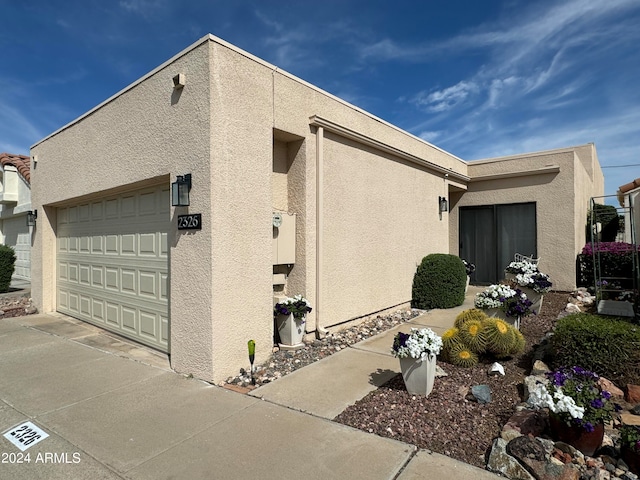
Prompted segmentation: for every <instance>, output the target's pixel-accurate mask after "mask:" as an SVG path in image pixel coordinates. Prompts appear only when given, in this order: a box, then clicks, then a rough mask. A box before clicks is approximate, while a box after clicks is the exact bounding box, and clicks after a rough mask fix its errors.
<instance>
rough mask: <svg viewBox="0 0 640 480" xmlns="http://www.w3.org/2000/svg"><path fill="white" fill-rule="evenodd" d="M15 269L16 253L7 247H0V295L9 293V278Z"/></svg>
mask: <svg viewBox="0 0 640 480" xmlns="http://www.w3.org/2000/svg"><path fill="white" fill-rule="evenodd" d="M15 269H16V252H14V251H13V248H11V247H10V246H8V245H0V293H5V292H8V291H9V285H10V284H11V276H12V275H13V271H14V270H15Z"/></svg>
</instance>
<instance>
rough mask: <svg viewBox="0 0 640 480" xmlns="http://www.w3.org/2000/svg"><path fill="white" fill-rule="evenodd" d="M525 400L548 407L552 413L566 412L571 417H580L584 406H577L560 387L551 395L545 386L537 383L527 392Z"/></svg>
mask: <svg viewBox="0 0 640 480" xmlns="http://www.w3.org/2000/svg"><path fill="white" fill-rule="evenodd" d="M527 401H528V402H529V404H530V405H532V406H534V407H537V408H548V409H549V410H551V411H552V412H553V413H568V414H569V415H570V416H571V418H580V419H581V418H582V417H583V416H584V407H579V406H578V405H576V402H575V401H574V399H573V398H571V397H569V396H567V395H565V394H564V393H562V388H558V389H557V390H556V391H555V393H554V394H553V396H551V394H550V393H549V390H547V387H546V386H545V385H543V384H541V383H539V384H537V385H536V386H535V388H534V389H533V391H531V392H530V393H529V399H528V400H527Z"/></svg>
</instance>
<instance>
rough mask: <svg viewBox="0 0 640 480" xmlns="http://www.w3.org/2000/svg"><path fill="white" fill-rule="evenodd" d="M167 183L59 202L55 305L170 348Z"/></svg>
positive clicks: (106, 326) (98, 323)
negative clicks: (65, 203)
mask: <svg viewBox="0 0 640 480" xmlns="http://www.w3.org/2000/svg"><path fill="white" fill-rule="evenodd" d="M169 205H170V198H169V186H168V185H167V186H166V187H164V186H163V187H155V188H148V189H144V190H139V191H136V192H132V193H127V194H122V195H118V196H112V197H106V198H104V199H99V200H92V201H88V202H86V203H82V204H78V205H73V206H69V207H63V208H59V209H58V232H57V240H58V251H57V263H58V265H57V268H58V274H57V279H58V280H57V289H58V311H59V312H61V313H65V314H67V315H71V316H73V317H76V318H79V319H81V320H85V321H87V322H90V323H93V324H95V325H98V326H99V327H103V328H106V329H108V330H112V331H114V332H116V333H119V334H121V335H124V336H126V337H129V338H132V339H134V340H137V341H139V342H141V343H144V344H146V345H149V346H152V347H154V348H157V349H159V350H162V351H165V352H168V351H169V344H168V338H169V320H168V313H167V312H168V310H167V309H168V307H167V272H168V257H167V231H168V228H169Z"/></svg>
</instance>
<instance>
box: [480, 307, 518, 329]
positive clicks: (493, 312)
mask: <svg viewBox="0 0 640 480" xmlns="http://www.w3.org/2000/svg"><path fill="white" fill-rule="evenodd" d="M483 312H484V313H486V314H487V315H489V316H490V317H495V318H500V319H502V320H504V321H505V322H507V323H510V324H511V325H513V326H514V327H515V328H516V330H520V317H518V318H515V319H514V318H513V317H508V316H507V314H506V313H504V311H503V310H500V309H499V308H485V309H484V310H483Z"/></svg>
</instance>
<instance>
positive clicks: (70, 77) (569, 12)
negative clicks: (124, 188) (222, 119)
mask: <svg viewBox="0 0 640 480" xmlns="http://www.w3.org/2000/svg"><path fill="white" fill-rule="evenodd" d="M0 18H2V20H3V24H4V25H5V28H4V34H3V35H2V36H0V65H1V68H0V152H5V151H6V152H10V153H21V154H28V153H29V147H30V146H31V145H33V144H34V143H35V142H37V141H38V140H40V139H42V138H43V137H45V136H46V135H48V134H49V133H51V132H53V131H55V130H56V129H58V128H60V127H61V126H63V125H65V124H66V123H68V122H70V121H72V120H74V119H75V118H77V117H78V116H80V115H82V114H83V113H85V112H86V111H88V110H90V109H91V108H93V107H94V106H96V105H97V104H99V103H101V102H102V101H103V100H105V99H107V98H108V97H110V96H111V95H113V94H114V93H116V92H117V91H119V90H121V89H122V88H124V87H126V86H127V85H129V84H130V83H132V82H134V81H135V80H136V79H138V78H139V77H141V76H143V75H144V74H145V73H147V72H149V71H150V70H152V69H154V68H155V67H157V66H158V65H160V64H161V63H163V62H164V61H166V60H168V59H169V58H170V57H172V56H173V55H175V54H176V53H178V52H179V51H181V50H183V49H184V48H186V47H187V46H189V45H190V44H192V43H193V42H195V41H196V40H198V39H199V38H201V37H202V36H204V35H206V34H207V33H212V34H214V35H216V36H218V37H220V38H222V39H224V40H226V41H228V42H230V43H233V44H235V45H237V46H238V47H240V48H243V49H245V50H247V51H249V52H250V53H252V54H254V55H256V56H258V57H261V58H263V59H265V60H267V61H269V62H271V63H273V64H275V65H277V66H279V67H281V68H283V69H285V70H287V71H289V72H291V73H292V74H294V75H296V76H298V77H300V78H302V79H304V80H306V81H308V82H310V83H312V84H314V85H317V86H319V87H320V88H322V89H324V90H327V91H328V92H330V93H332V94H334V95H337V96H339V97H342V98H344V99H345V100H347V101H349V102H351V103H353V104H355V105H357V106H359V107H361V108H363V109H365V110H367V111H369V112H371V113H373V114H374V115H376V116H378V117H381V118H382V119H384V120H386V121H389V122H391V123H393V124H395V125H398V126H399V127H401V128H403V129H405V130H407V131H409V132H411V133H413V134H414V135H417V136H419V137H422V138H424V139H425V140H427V141H429V142H431V143H433V144H435V145H437V146H439V147H441V148H443V149H444V150H447V151H449V152H451V153H453V154H454V155H457V156H459V157H460V158H463V159H465V160H474V159H480V158H488V157H495V156H502V155H510V154H514V153H525V152H532V151H538V150H546V149H552V148H560V147H567V146H573V145H582V144H585V143H589V142H594V143H595V144H596V148H597V151H598V156H599V159H600V163H601V165H602V166H603V171H604V173H605V178H606V186H605V193H606V194H614V193H615V191H616V190H617V188H618V187H619V186H620V185H622V184H625V183H627V182H629V181H631V180H633V179H634V178H638V177H640V165H637V164H640V48H639V46H640V2H639V1H638V0H485V1H478V0H446V1H445V0H430V1H405V0H395V1H393V2H391V1H381V0H362V1H360V0H324V1H322V2H314V1H307V0H298V1H279V0H262V1H257V0H256V1H244V0H224V1H218V0H208V1H205V0H46V1H41V0H23V1H15V0H0ZM620 165H634V166H632V167H623V168H620V167H618V166H620Z"/></svg>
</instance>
